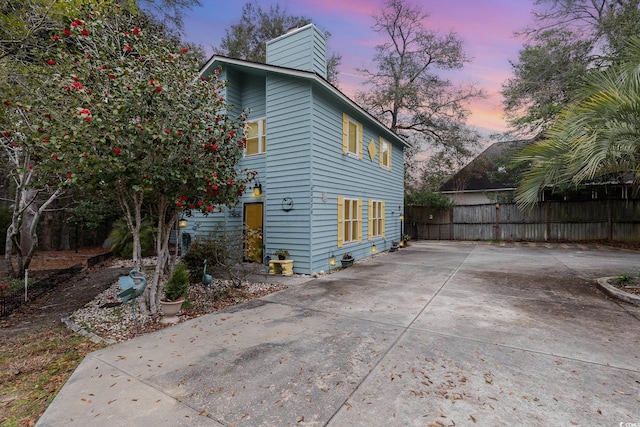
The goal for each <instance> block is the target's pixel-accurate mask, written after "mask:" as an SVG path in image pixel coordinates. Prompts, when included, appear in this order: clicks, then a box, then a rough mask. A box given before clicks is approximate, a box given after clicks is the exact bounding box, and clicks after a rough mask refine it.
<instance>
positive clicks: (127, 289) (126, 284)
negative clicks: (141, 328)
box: [118, 269, 147, 328]
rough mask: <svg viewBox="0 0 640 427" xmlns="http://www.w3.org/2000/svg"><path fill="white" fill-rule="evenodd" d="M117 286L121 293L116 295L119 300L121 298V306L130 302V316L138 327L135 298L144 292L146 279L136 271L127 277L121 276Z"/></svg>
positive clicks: (132, 271)
mask: <svg viewBox="0 0 640 427" xmlns="http://www.w3.org/2000/svg"><path fill="white" fill-rule="evenodd" d="M118 284H119V285H120V289H122V292H120V293H119V294H118V297H119V298H122V305H125V304H126V303H128V302H129V301H131V316H133V320H134V322H135V324H136V328H137V327H138V318H137V316H136V312H135V306H136V305H135V304H136V298H138V297H139V296H140V295H142V293H143V292H144V289H145V288H146V287H147V279H146V278H145V277H144V276H143V275H142V273H141V272H139V271H138V270H136V269H133V270H131V271H130V272H129V275H128V276H121V277H120V278H119V279H118Z"/></svg>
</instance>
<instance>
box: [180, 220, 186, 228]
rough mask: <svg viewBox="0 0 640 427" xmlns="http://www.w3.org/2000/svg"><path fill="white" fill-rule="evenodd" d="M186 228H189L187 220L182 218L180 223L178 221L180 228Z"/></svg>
mask: <svg viewBox="0 0 640 427" xmlns="http://www.w3.org/2000/svg"><path fill="white" fill-rule="evenodd" d="M186 226H187V220H186V219H184V218H180V221H178V227H180V228H185V227H186Z"/></svg>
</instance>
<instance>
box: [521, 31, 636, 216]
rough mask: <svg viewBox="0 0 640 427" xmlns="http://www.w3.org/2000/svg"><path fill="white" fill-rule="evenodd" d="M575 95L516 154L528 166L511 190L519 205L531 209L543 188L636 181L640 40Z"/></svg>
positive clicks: (630, 44)
mask: <svg viewBox="0 0 640 427" xmlns="http://www.w3.org/2000/svg"><path fill="white" fill-rule="evenodd" d="M579 95H580V96H579V98H578V100H577V101H576V102H575V103H573V104H571V105H570V106H568V107H567V108H565V109H564V110H563V111H562V112H561V113H560V115H559V117H558V120H557V121H555V122H554V124H553V126H552V127H551V129H550V130H549V131H548V132H547V134H546V139H544V140H543V141H541V142H539V143H537V144H534V145H532V146H529V147H527V148H525V150H524V151H523V152H522V153H521V154H520V155H519V156H518V159H517V160H519V161H522V162H525V163H528V164H529V165H530V167H529V170H528V171H527V172H526V173H525V175H524V177H523V180H522V183H521V184H520V186H519V187H518V189H517V191H516V202H517V203H518V204H519V205H520V206H522V207H530V206H533V205H534V204H535V203H536V202H537V201H538V195H539V193H540V192H541V191H542V190H544V188H546V187H547V186H576V185H578V184H581V183H585V182H590V181H593V180H598V179H605V180H607V181H609V180H620V181H622V182H624V181H626V180H627V179H629V177H632V178H633V181H634V183H637V182H638V180H639V179H640V151H639V148H638V147H639V146H638V141H640V37H638V36H636V37H633V38H631V39H630V41H629V42H628V43H627V50H626V51H624V52H622V55H621V60H620V61H619V62H618V63H616V64H615V65H612V66H611V67H609V68H608V69H606V70H603V71H599V72H594V73H593V74H591V75H589V76H588V78H587V79H586V84H585V85H583V86H582V87H581V89H580V92H579Z"/></svg>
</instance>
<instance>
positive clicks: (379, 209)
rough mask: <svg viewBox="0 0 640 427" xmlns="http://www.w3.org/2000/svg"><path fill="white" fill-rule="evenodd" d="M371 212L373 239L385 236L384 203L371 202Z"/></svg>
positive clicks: (379, 201) (370, 221)
mask: <svg viewBox="0 0 640 427" xmlns="http://www.w3.org/2000/svg"><path fill="white" fill-rule="evenodd" d="M370 206H371V211H370V212H369V224H370V227H371V231H370V233H369V234H370V235H371V236H372V237H381V236H384V202H383V201H381V200H372V201H371V204H370Z"/></svg>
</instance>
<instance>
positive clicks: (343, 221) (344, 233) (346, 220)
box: [338, 198, 362, 247]
mask: <svg viewBox="0 0 640 427" xmlns="http://www.w3.org/2000/svg"><path fill="white" fill-rule="evenodd" d="M340 201H341V202H342V203H341V204H340ZM361 212H362V210H361V207H360V206H359V200H358V199H347V198H339V203H338V227H339V230H338V240H339V242H338V243H339V245H338V247H340V246H341V245H340V243H344V244H346V243H355V242H357V241H358V240H359V239H361V237H360V236H359V234H360V232H361V230H362V228H361V220H360V216H361V215H362V214H361ZM340 238H341V239H340Z"/></svg>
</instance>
